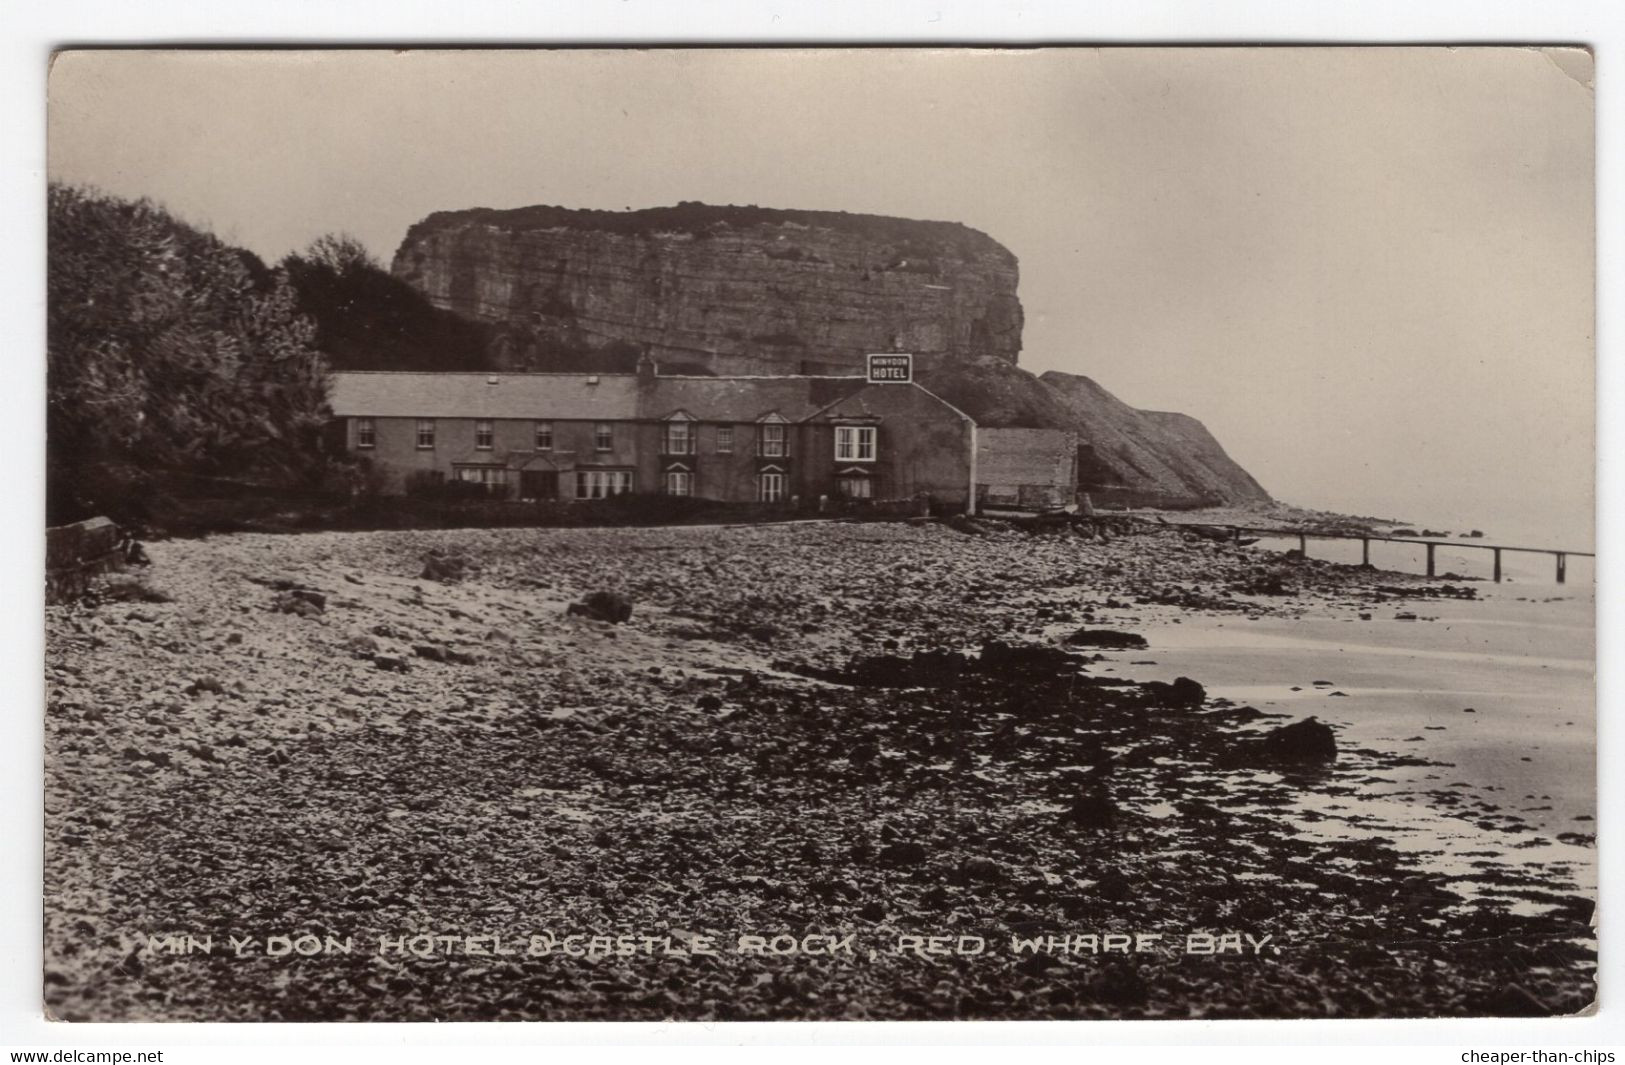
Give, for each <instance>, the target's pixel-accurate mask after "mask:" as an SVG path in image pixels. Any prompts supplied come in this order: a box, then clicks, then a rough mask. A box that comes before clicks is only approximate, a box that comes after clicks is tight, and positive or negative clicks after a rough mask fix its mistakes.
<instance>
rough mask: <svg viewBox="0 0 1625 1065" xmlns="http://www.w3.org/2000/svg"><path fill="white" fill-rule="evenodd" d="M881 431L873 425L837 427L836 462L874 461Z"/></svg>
mask: <svg viewBox="0 0 1625 1065" xmlns="http://www.w3.org/2000/svg"><path fill="white" fill-rule="evenodd" d="M878 436H879V431H878V430H877V429H876V427H875V426H873V425H837V426H836V427H835V461H836V462H873V461H875V451H876V444H877V442H878V440H877V438H878Z"/></svg>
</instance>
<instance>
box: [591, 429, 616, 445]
mask: <svg viewBox="0 0 1625 1065" xmlns="http://www.w3.org/2000/svg"><path fill="white" fill-rule="evenodd" d="M592 449H593V450H594V451H614V450H615V426H614V425H612V424H611V423H609V422H595V423H594V424H593V427H592Z"/></svg>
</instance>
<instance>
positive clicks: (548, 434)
mask: <svg viewBox="0 0 1625 1065" xmlns="http://www.w3.org/2000/svg"><path fill="white" fill-rule="evenodd" d="M536 450H537V451H552V450H553V423H552V422H544V421H538V422H537V423H536Z"/></svg>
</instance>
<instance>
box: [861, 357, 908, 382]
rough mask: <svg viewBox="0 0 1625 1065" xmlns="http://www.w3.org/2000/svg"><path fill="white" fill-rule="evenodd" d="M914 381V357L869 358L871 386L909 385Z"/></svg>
mask: <svg viewBox="0 0 1625 1065" xmlns="http://www.w3.org/2000/svg"><path fill="white" fill-rule="evenodd" d="M912 380H914V356H912V355H871V356H869V382H870V383H871V384H904V385H906V384H908V383H909V382H910V381H912Z"/></svg>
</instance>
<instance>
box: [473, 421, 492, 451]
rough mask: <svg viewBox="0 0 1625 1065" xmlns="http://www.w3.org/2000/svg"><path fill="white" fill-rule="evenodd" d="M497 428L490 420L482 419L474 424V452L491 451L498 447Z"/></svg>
mask: <svg viewBox="0 0 1625 1065" xmlns="http://www.w3.org/2000/svg"><path fill="white" fill-rule="evenodd" d="M496 443H497V427H496V423H495V422H493V421H491V419H489V418H481V419H480V420H479V421H477V422H475V423H474V450H475V451H490V450H492V449H493V448H495V447H496Z"/></svg>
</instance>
